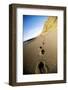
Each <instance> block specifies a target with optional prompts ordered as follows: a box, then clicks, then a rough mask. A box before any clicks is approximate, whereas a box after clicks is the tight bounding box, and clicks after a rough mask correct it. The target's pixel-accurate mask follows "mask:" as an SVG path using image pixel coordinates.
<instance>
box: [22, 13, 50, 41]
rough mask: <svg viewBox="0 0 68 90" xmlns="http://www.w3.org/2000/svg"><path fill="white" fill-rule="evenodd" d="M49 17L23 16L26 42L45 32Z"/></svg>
mask: <svg viewBox="0 0 68 90" xmlns="http://www.w3.org/2000/svg"><path fill="white" fill-rule="evenodd" d="M47 19H48V17H47V16H38V15H23V34H24V41H26V40H29V39H32V38H34V37H37V36H38V35H39V34H40V33H41V32H42V30H43V26H44V23H45V21H46V20H47Z"/></svg>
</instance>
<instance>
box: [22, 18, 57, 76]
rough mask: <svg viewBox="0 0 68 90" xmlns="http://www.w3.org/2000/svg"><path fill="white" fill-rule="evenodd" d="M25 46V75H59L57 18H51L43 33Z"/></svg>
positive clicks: (25, 43)
mask: <svg viewBox="0 0 68 90" xmlns="http://www.w3.org/2000/svg"><path fill="white" fill-rule="evenodd" d="M52 20H53V21H52ZM49 26H50V27H49ZM23 44H24V45H23V74H39V73H41V74H42V73H57V17H49V18H48V21H47V22H46V24H44V28H43V31H42V33H41V34H40V35H39V36H38V37H36V38H34V39H32V40H28V41H26V42H24V43H23Z"/></svg>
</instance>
